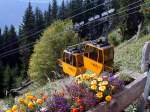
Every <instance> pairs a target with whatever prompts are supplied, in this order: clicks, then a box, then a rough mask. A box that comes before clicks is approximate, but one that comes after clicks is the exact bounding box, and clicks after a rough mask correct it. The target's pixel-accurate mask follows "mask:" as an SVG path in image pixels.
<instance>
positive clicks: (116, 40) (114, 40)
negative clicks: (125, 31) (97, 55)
mask: <svg viewBox="0 0 150 112" xmlns="http://www.w3.org/2000/svg"><path fill="white" fill-rule="evenodd" d="M108 40H109V42H110V43H111V44H112V45H114V46H117V45H119V44H120V43H121V40H122V37H121V35H120V34H119V31H117V30H116V31H113V32H111V33H110V34H109V38H108Z"/></svg>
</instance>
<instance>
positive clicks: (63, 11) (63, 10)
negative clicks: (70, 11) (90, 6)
mask: <svg viewBox="0 0 150 112" xmlns="http://www.w3.org/2000/svg"><path fill="white" fill-rule="evenodd" d="M65 13H66V7H65V2H64V0H63V1H62V4H61V7H60V11H59V18H60V19H65V18H66V14H65Z"/></svg>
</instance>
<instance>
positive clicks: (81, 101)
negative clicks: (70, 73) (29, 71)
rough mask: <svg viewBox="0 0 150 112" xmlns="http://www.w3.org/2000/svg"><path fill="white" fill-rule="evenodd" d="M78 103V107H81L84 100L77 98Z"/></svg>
mask: <svg viewBox="0 0 150 112" xmlns="http://www.w3.org/2000/svg"><path fill="white" fill-rule="evenodd" d="M76 103H77V104H78V105H81V104H82V103H83V100H82V99H81V98H79V97H77V98H76Z"/></svg>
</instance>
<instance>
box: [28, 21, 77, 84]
mask: <svg viewBox="0 0 150 112" xmlns="http://www.w3.org/2000/svg"><path fill="white" fill-rule="evenodd" d="M70 26H72V22H71V21H69V20H66V21H64V22H63V21H56V22H55V23H53V24H52V25H51V26H50V27H49V28H47V30H46V31H44V33H43V36H42V37H41V39H40V40H39V41H37V44H36V45H35V46H34V51H33V54H32V56H31V59H30V63H29V70H28V73H29V75H30V77H31V79H33V80H35V79H43V80H44V81H45V79H47V75H49V74H50V72H51V71H52V70H54V69H55V66H56V62H57V59H58V58H60V57H61V55H62V52H63V50H64V49H65V48H66V47H67V46H69V45H72V44H75V43H76V42H77V34H76V33H75V32H74V31H71V30H69V31H66V29H68V27H70Z"/></svg>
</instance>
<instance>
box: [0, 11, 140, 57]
mask: <svg viewBox="0 0 150 112" xmlns="http://www.w3.org/2000/svg"><path fill="white" fill-rule="evenodd" d="M136 12H138V11H134V12H132V13H128V14H125V15H122V16H120V17H124V16H127V15H131V14H134V13H136ZM109 20H113V18H111V19H109ZM106 21H108V20H105V21H101V23H99V24H97V25H94V26H93V27H95V26H98V25H100V24H102V23H103V22H106ZM57 39H58V38H57ZM57 39H53V40H50V41H54V40H57ZM33 43H35V42H33ZM33 43H32V44H33ZM32 44H31V43H30V44H28V45H25V46H23V47H26V46H29V47H28V48H25V49H29V48H31V47H32V46H30V45H32ZM23 47H22V48H23ZM19 49H20V48H17V49H14V50H13V51H15V50H17V51H16V52H12V53H10V54H6V55H0V58H4V57H6V56H9V55H11V54H15V53H17V52H18V50H19ZM9 52H10V51H9Z"/></svg>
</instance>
